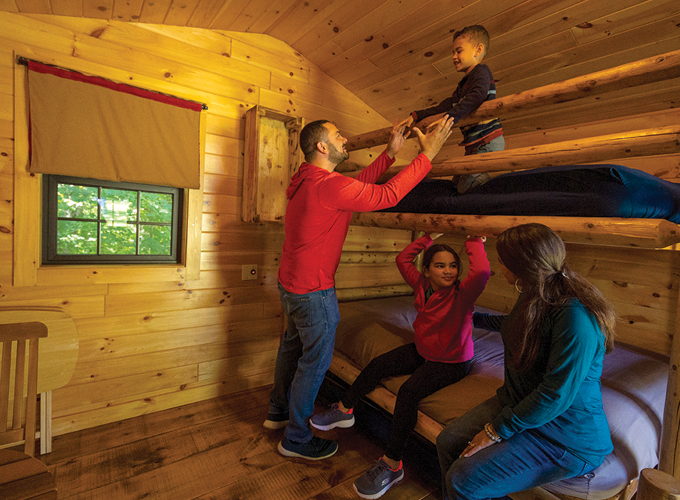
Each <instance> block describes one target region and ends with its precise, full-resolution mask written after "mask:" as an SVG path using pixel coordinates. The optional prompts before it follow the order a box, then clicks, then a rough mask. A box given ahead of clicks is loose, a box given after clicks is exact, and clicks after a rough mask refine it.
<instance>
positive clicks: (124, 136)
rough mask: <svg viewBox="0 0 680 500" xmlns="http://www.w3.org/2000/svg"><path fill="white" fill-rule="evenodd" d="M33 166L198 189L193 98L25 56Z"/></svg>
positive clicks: (76, 174) (196, 111)
mask: <svg viewBox="0 0 680 500" xmlns="http://www.w3.org/2000/svg"><path fill="white" fill-rule="evenodd" d="M28 69H29V71H28V94H29V116H30V134H31V141H30V142H31V162H30V167H29V170H30V171H31V172H35V173H42V174H58V175H69V176H74V177H87V178H94V179H103V180H111V181H124V182H138V183H143V184H155V185H161V186H172V187H180V188H193V189H198V188H199V185H200V178H199V177H200V112H201V109H202V105H201V104H200V103H196V102H193V101H187V100H184V99H179V98H177V97H173V96H168V95H165V94H159V93H156V92H151V91H148V90H144V89H140V88H136V87H132V86H129V85H124V84H119V83H115V82H111V81H109V80H106V79H103V78H97V77H91V76H87V75H83V74H82V73H77V72H75V71H69V70H65V69H62V68H56V67H53V66H48V65H45V64H40V63H37V62H34V61H28Z"/></svg>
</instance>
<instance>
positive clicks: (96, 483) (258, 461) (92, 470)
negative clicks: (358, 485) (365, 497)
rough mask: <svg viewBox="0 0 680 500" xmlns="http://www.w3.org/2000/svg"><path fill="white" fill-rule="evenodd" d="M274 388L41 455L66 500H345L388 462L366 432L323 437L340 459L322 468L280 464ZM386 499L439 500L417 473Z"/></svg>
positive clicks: (86, 435) (147, 418) (113, 427)
mask: <svg viewBox="0 0 680 500" xmlns="http://www.w3.org/2000/svg"><path fill="white" fill-rule="evenodd" d="M269 389H270V388H269V387H262V388H258V389H255V390H252V391H249V392H243V393H239V394H236V395H232V396H229V397H224V398H218V399H214V400H209V401H203V402H200V403H195V404H192V405H187V406H184V407H180V408H174V409H171V410H165V411H161V412H157V413H152V414H149V415H143V416H140V417H136V418H132V419H129V420H124V421H121V422H116V423H113V424H109V425H103V426H100V427H96V428H92V429H87V430H84V431H79V432H74V433H71V434H66V435H63V436H57V437H55V438H54V440H53V446H52V449H53V451H52V453H51V454H49V455H45V456H42V457H40V458H41V459H42V460H43V462H45V463H46V464H47V465H48V468H49V470H50V472H52V474H54V476H55V478H56V481H57V489H58V491H59V498H60V499H66V498H68V499H82V500H85V499H88V500H95V499H97V500H99V499H101V500H119V499H120V500H128V499H129V500H132V499H135V500H141V499H164V500H165V499H167V500H189V499H200V500H208V499H214V500H218V499H228V500H232V499H233V500H236V499H238V500H250V499H253V500H262V499H277V500H284V499H285V500H304V499H317V500H335V499H338V500H342V499H356V498H359V497H358V496H357V495H356V493H355V492H354V489H353V487H352V484H353V482H354V480H355V479H356V478H357V477H359V476H360V475H361V474H363V473H364V472H365V471H366V470H367V469H368V468H369V467H370V466H371V465H372V463H373V462H374V461H375V460H376V459H377V458H378V457H379V456H380V455H381V454H382V451H381V449H380V447H379V446H378V445H377V444H376V443H374V442H373V441H372V440H371V439H370V437H369V436H367V435H365V434H364V433H363V432H362V430H361V429H360V428H357V427H358V426H355V427H353V428H351V429H334V430H333V431H329V432H325V433H319V434H318V435H321V436H322V437H326V438H329V439H335V440H337V441H338V444H339V445H340V449H339V451H338V452H337V453H336V454H335V455H334V456H333V457H331V458H329V459H326V460H321V461H318V462H310V461H307V460H302V459H289V458H285V457H283V456H281V455H280V454H279V453H278V451H277V449H276V446H277V444H278V442H279V441H280V439H281V437H282V435H283V430H277V431H271V430H267V429H264V428H263V427H262V422H263V420H264V418H266V414H267V404H266V403H267V400H268V398H269ZM405 471H406V476H405V478H404V480H403V481H402V482H401V483H400V484H399V485H397V486H394V487H393V488H391V489H390V490H389V491H388V492H387V493H386V494H385V495H384V496H383V497H382V498H383V499H385V500H425V499H427V500H439V499H440V498H441V495H440V493H439V491H438V490H437V488H436V485H432V484H427V481H426V480H425V479H423V478H422V477H419V476H418V474H417V472H414V471H412V470H411V471H410V470H409V462H408V459H405Z"/></svg>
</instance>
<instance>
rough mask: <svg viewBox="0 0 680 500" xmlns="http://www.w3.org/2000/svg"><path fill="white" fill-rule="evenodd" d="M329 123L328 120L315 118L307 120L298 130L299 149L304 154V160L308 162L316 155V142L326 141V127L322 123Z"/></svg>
mask: <svg viewBox="0 0 680 500" xmlns="http://www.w3.org/2000/svg"><path fill="white" fill-rule="evenodd" d="M326 123H330V121H328V120H316V121H313V122H309V123H308V124H307V125H305V126H304V128H303V129H302V132H300V149H302V153H303V154H304V155H305V161H306V162H310V161H312V160H313V159H314V157H315V156H316V144H317V143H319V142H328V129H327V128H326V127H324V124H326Z"/></svg>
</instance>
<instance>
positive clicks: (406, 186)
mask: <svg viewBox="0 0 680 500" xmlns="http://www.w3.org/2000/svg"><path fill="white" fill-rule="evenodd" d="M452 127H453V118H448V119H447V120H445V121H442V122H441V123H439V124H438V125H437V127H436V128H434V129H433V130H430V131H429V132H428V133H427V134H423V133H422V132H421V131H420V130H418V129H415V130H416V133H417V134H418V141H419V142H420V147H421V148H422V152H421V153H420V154H419V155H418V156H417V157H416V158H415V159H414V160H413V161H412V162H411V163H410V164H409V165H408V166H407V167H406V168H404V169H403V170H402V171H401V172H399V173H398V174H397V175H396V176H394V177H393V178H391V179H390V180H389V181H387V182H386V183H385V184H380V185H378V184H372V183H368V182H362V180H361V179H359V177H357V179H352V178H350V177H345V176H344V175H342V174H331V175H329V176H328V178H327V180H325V181H324V183H323V184H322V185H321V187H320V188H319V195H320V199H321V203H323V204H324V205H326V206H327V207H329V208H336V209H340V210H352V211H356V212H369V211H373V210H382V209H384V208H390V207H393V206H394V205H396V204H397V203H399V201H400V200H401V199H402V198H403V197H404V196H405V195H406V193H408V192H409V191H410V190H411V189H413V187H414V186H415V185H416V184H418V183H419V182H420V181H421V180H423V178H424V177H425V175H426V174H427V172H429V171H430V169H431V168H432V164H431V161H432V159H433V158H434V157H435V156H436V155H437V153H438V152H439V150H440V149H441V148H442V146H443V145H444V143H445V142H446V139H448V138H449V136H450V135H451V129H452ZM380 156H381V157H383V158H387V155H386V153H383V154H381V155H380ZM378 159H380V158H378ZM374 163H375V162H374ZM364 170H367V169H364ZM362 173H363V172H362Z"/></svg>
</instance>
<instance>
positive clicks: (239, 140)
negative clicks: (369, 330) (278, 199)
mask: <svg viewBox="0 0 680 500" xmlns="http://www.w3.org/2000/svg"><path fill="white" fill-rule="evenodd" d="M16 54H20V55H22V56H25V57H29V58H34V59H37V60H41V61H44V62H47V63H52V64H57V65H60V66H64V67H68V68H72V69H75V70H80V71H83V72H86V73H90V74H95V75H99V76H103V77H107V78H111V79H113V80H117V81H125V82H130V83H132V84H136V85H139V86H143V87H146V88H150V89H153V90H159V91H163V92H168V93H171V94H175V95H178V96H180V97H186V98H191V99H195V100H199V101H202V102H205V103H206V104H207V105H208V106H209V111H208V112H207V134H206V154H205V176H204V179H203V184H202V188H203V210H202V230H203V233H202V243H201V249H200V254H201V258H200V275H199V276H198V277H197V279H192V280H186V279H184V278H183V277H182V276H181V275H180V276H178V277H177V278H176V279H173V280H158V279H156V276H157V273H154V272H153V270H150V271H149V270H145V271H139V272H134V273H130V272H129V269H123V268H113V269H111V268H109V269H107V270H103V269H102V274H104V275H106V279H101V280H99V281H98V282H97V283H91V280H90V276H91V274H90V275H88V274H87V272H83V271H82V270H81V269H79V268H61V269H59V270H57V271H56V272H53V273H51V274H46V276H48V278H46V279H47V280H48V282H45V281H44V280H43V282H41V283H40V284H39V286H13V284H12V283H13V274H14V272H15V270H14V269H13V264H12V263H13V260H14V257H15V255H14V254H13V244H14V241H15V238H16V237H17V236H20V235H21V234H22V231H26V230H27V228H25V227H15V226H14V222H13V218H14V206H13V201H14V199H15V196H16V192H15V184H14V182H13V180H14V178H15V174H16V172H15V168H17V167H16V166H15V163H14V156H13V155H14V146H13V140H14V126H15V123H14V113H13V109H14V106H15V104H17V105H19V106H21V105H22V102H16V101H17V95H18V94H17V93H16V92H15V89H14V78H15V71H16V67H15V62H14V57H15V55H16ZM257 104H260V105H262V106H265V107H268V108H272V109H276V110H278V111H280V112H285V113H290V114H293V115H298V116H302V117H304V118H305V119H306V120H313V119H319V118H327V119H331V120H333V121H335V122H336V124H337V125H338V127H339V128H340V130H341V131H342V132H343V133H344V134H346V136H352V135H354V134H358V133H361V132H366V131H370V130H374V129H377V128H382V127H385V126H387V125H388V122H387V121H386V120H385V119H383V118H381V117H380V116H377V114H376V113H375V112H374V111H373V110H372V109H370V108H368V107H367V106H366V105H365V104H364V103H363V102H361V101H360V100H359V99H358V98H356V97H355V96H354V95H352V94H351V93H350V92H349V91H347V90H346V89H344V88H343V87H342V86H341V85H339V84H338V83H337V82H335V81H333V80H332V79H331V78H330V77H328V76H327V75H325V74H324V73H323V72H322V71H321V70H320V69H319V68H318V67H316V66H315V65H314V64H313V63H311V62H309V61H307V60H305V59H304V58H302V57H301V56H300V55H299V54H298V53H296V52H295V50H293V49H292V48H290V47H289V46H288V45H286V44H285V43H283V42H279V41H277V40H275V39H273V38H271V37H269V36H265V35H252V34H242V33H235V32H214V31H207V30H201V29H195V28H179V27H171V26H156V25H143V24H126V23H120V22H114V21H107V20H94V19H80V18H79V19H75V18H67V17H54V16H26V15H19V14H13V13H0V200H2V203H0V305H51V306H54V305H56V306H60V307H62V308H64V309H65V310H66V311H68V312H69V313H70V314H71V315H72V316H73V317H74V319H75V321H76V324H77V327H78V330H79V335H80V353H79V358H78V364H77V367H76V372H75V375H74V377H73V379H72V380H71V382H70V383H69V384H68V385H67V386H66V387H64V388H62V389H59V390H57V391H55V393H54V426H55V427H54V432H55V434H61V433H65V432H70V431H73V430H77V429H82V428H86V427H92V426H96V425H99V424H103V423H107V422H112V421H116V420H121V419H125V418H128V417H132V416H135V415H139V414H143V413H146V412H152V411H157V410H161V409H165V408H171V407H174V406H178V405H181V404H184V403H189V402H193V401H199V400H203V399H208V398H212V397H215V396H218V395H222V394H227V393H232V392H237V391H240V390H244V389H247V388H251V387H257V386H261V385H265V384H269V383H271V382H272V379H273V366H274V359H275V356H276V349H277V346H278V341H279V336H280V334H281V331H282V328H283V317H282V311H281V308H280V304H279V301H278V293H277V290H276V272H277V269H278V261H279V257H280V252H281V247H282V244H283V236H284V235H283V227H282V226H281V225H279V224H275V223H272V224H255V223H243V222H241V221H240V207H241V196H240V193H241V182H242V177H241V176H242V172H243V146H244V132H243V126H244V120H243V116H244V113H245V111H246V110H247V109H249V108H251V107H252V106H254V105H257ZM390 118H391V117H390ZM561 118H563V117H560V115H559V114H558V115H555V117H554V119H553V120H552V121H553V122H554V124H555V125H564V126H562V127H559V126H555V127H552V128H550V130H536V129H535V128H531V127H526V128H525V129H521V130H518V133H516V134H515V135H511V136H507V137H506V140H507V143H508V147H509V148H511V147H523V146H530V145H535V144H543V143H546V142H556V141H560V140H568V139H572V138H580V137H588V136H591V135H601V134H606V133H613V132H615V131H619V130H635V129H642V128H648V127H651V126H655V125H662V124H666V123H676V124H677V123H678V120H679V119H680V112H678V111H677V110H673V109H661V110H659V109H641V110H638V114H636V115H634V116H631V117H628V118H626V119H624V120H610V119H608V117H607V116H606V115H600V116H596V117H591V116H589V115H588V113H587V112H585V111H584V112H582V114H581V115H579V116H575V115H572V118H571V119H570V120H565V121H564V122H562V121H560V120H561ZM548 121H550V120H548ZM585 122H588V123H587V124H584V123H585ZM457 142H458V141H455V142H453V143H452V144H451V145H447V147H446V148H445V149H444V150H443V151H442V153H441V156H442V158H445V157H447V156H459V155H461V154H462V148H460V147H458V146H457V145H456V144H457ZM415 151H416V150H415V145H414V143H413V141H410V144H409V145H408V146H407V147H406V148H405V150H404V154H402V155H400V156H401V157H402V162H403V161H407V160H408V159H410V158H411V157H413V156H414V155H415ZM377 152H378V151H377V150H376V151H370V150H366V151H363V152H353V153H352V158H351V160H352V161H354V162H357V163H360V164H366V163H367V162H368V161H369V160H370V159H371V158H372V157H374V156H375V155H376V154H377ZM619 163H623V164H626V165H629V166H632V167H636V168H641V169H643V170H646V171H649V172H651V173H654V174H656V175H659V176H661V177H663V178H667V179H670V180H677V178H678V175H679V171H680V156H679V155H667V156H663V157H655V158H642V159H634V160H627V161H626V162H623V161H622V162H619ZM17 186H19V187H20V185H17ZM19 194H21V193H19ZM35 209H36V210H38V207H37V206H36V207H35ZM445 238H446V237H445ZM410 240H411V234H410V233H409V232H406V231H401V230H378V229H374V228H367V227H351V228H350V232H349V236H348V239H347V242H346V244H345V247H344V250H345V252H344V254H343V261H342V263H341V265H340V268H339V270H338V274H337V288H338V293H339V296H340V297H345V298H353V297H368V296H372V295H375V294H385V293H399V292H401V293H403V292H404V290H405V287H404V283H403V280H402V279H401V277H400V276H399V273H398V271H397V269H396V266H395V265H394V256H395V255H396V252H398V251H400V250H401V249H402V248H403V247H404V246H405V245H406V244H407V243H408V242H409V241H410ZM446 240H448V241H449V242H450V243H451V244H452V245H453V246H454V248H455V249H457V250H459V249H460V250H461V252H462V241H457V240H455V239H452V238H446ZM493 245H494V241H493V240H490V241H489V242H488V243H487V250H488V252H489V258H490V261H491V264H492V270H493V272H494V274H493V276H492V278H491V280H490V282H489V285H488V287H487V289H486V291H485V292H484V294H483V295H482V298H481V299H480V304H481V305H483V306H487V307H491V308H494V309H498V310H501V311H507V310H509V308H510V307H511V306H512V304H513V302H514V299H515V298H516V292H515V291H514V290H513V289H512V287H510V286H508V285H507V284H506V283H505V282H504V280H503V278H502V276H500V274H499V273H498V266H497V260H496V255H495V251H494V248H493ZM569 252H570V261H571V262H572V264H573V266H574V267H575V268H576V269H577V270H578V271H579V272H582V273H583V274H584V275H586V276H587V277H589V278H590V279H592V280H593V282H594V283H595V284H596V285H597V286H598V287H599V288H600V289H602V290H603V291H604V292H605V293H606V295H607V296H608V297H609V298H610V300H612V302H613V303H614V305H615V307H616V310H617V313H618V314H619V316H620V321H619V328H620V329H621V331H623V330H627V331H629V332H631V333H633V334H635V335H637V336H638V337H639V339H640V342H639V343H640V344H641V345H643V346H644V345H646V344H649V343H651V342H653V340H652V339H653V338H654V337H656V336H661V337H662V338H663V339H665V341H667V342H668V345H670V339H671V335H672V334H673V331H674V328H675V322H676V309H677V305H678V274H679V272H680V265H679V263H678V257H677V253H676V252H674V251H667V250H636V249H613V248H604V247H594V246H579V245H569ZM244 264H257V265H258V269H259V276H258V279H257V280H256V281H241V266H242V265H244ZM104 271H105V272H104ZM147 271H148V272H147ZM50 276H51V277H50Z"/></svg>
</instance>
